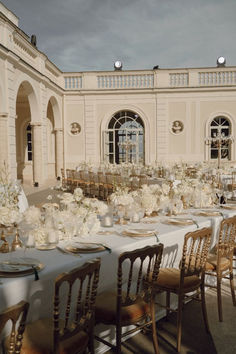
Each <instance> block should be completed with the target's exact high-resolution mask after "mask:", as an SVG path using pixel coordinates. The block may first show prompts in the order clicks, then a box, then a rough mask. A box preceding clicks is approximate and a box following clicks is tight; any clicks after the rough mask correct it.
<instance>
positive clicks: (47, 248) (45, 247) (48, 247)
mask: <svg viewBox="0 0 236 354" xmlns="http://www.w3.org/2000/svg"><path fill="white" fill-rule="evenodd" d="M35 248H36V249H37V250H39V251H50V250H54V249H55V248H56V245H53V244H52V245H38V246H36V247H35Z"/></svg>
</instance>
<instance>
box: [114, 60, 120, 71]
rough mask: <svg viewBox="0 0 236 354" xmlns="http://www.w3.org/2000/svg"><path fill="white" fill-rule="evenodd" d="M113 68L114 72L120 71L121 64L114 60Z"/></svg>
mask: <svg viewBox="0 0 236 354" xmlns="http://www.w3.org/2000/svg"><path fill="white" fill-rule="evenodd" d="M114 68H115V70H121V69H122V62H121V61H120V60H116V61H115V63H114Z"/></svg>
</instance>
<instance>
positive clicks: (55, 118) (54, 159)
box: [46, 96, 63, 179]
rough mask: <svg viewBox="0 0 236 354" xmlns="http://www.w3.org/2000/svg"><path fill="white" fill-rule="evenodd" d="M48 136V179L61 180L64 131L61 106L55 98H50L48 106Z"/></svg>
mask: <svg viewBox="0 0 236 354" xmlns="http://www.w3.org/2000/svg"><path fill="white" fill-rule="evenodd" d="M46 134H47V163H48V178H54V177H56V178H57V179H59V178H60V176H61V168H62V167H63V130H62V128H61V119H60V109H59V104H58V102H57V100H56V98H55V97H53V96H51V97H50V99H49V101H48V105H47V115H46Z"/></svg>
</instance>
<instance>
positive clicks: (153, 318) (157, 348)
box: [150, 298, 159, 354]
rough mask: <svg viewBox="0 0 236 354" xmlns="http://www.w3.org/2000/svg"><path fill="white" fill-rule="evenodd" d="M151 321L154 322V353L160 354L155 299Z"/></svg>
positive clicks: (152, 302) (152, 301)
mask: <svg viewBox="0 0 236 354" xmlns="http://www.w3.org/2000/svg"><path fill="white" fill-rule="evenodd" d="M150 307H151V320H152V341H153V347H154V353H155V354H159V346H158V340H157V327H156V318H155V302H154V298H153V299H152V300H151V305H150Z"/></svg>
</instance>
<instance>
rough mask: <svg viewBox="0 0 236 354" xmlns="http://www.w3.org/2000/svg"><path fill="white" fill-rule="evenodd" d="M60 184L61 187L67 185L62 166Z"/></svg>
mask: <svg viewBox="0 0 236 354" xmlns="http://www.w3.org/2000/svg"><path fill="white" fill-rule="evenodd" d="M61 184H62V187H63V188H65V187H67V178H66V174H65V170H64V168H61Z"/></svg>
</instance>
